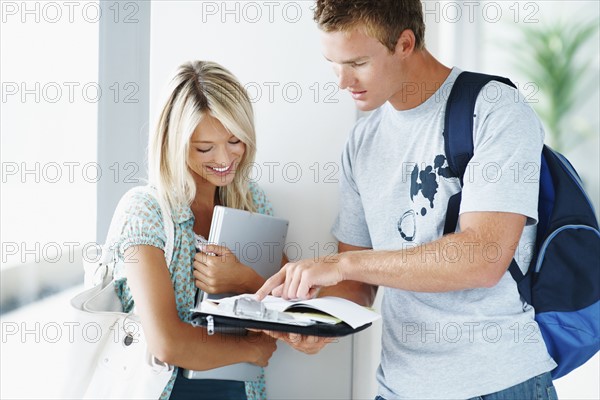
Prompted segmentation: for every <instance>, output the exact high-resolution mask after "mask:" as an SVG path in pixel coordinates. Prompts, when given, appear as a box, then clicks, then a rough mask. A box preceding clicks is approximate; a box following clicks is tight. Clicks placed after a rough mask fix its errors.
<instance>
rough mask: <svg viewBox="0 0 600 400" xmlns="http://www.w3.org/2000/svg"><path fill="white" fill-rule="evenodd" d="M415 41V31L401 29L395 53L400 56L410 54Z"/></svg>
mask: <svg viewBox="0 0 600 400" xmlns="http://www.w3.org/2000/svg"><path fill="white" fill-rule="evenodd" d="M415 43H416V39H415V33H414V32H413V31H412V29H405V30H403V31H402V32H401V33H400V36H399V37H398V41H397V42H396V51H395V52H396V54H398V55H400V56H402V57H406V56H408V55H410V54H411V53H412V52H413V51H414V49H415Z"/></svg>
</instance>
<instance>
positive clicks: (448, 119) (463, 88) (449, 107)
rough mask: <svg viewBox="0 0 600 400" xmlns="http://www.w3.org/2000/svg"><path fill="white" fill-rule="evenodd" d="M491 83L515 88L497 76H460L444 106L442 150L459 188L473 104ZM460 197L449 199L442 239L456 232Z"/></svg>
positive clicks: (468, 150) (470, 154)
mask: <svg viewBox="0 0 600 400" xmlns="http://www.w3.org/2000/svg"><path fill="white" fill-rule="evenodd" d="M491 81H499V82H502V83H504V84H506V85H509V86H512V87H516V86H515V85H514V84H513V83H512V82H511V81H510V80H509V79H507V78H503V77H500V76H494V75H486V74H479V73H475V72H462V73H461V74H460V75H459V76H458V77H457V78H456V81H455V82H454V85H453V86H452V90H451V91H450V96H449V97H448V101H447V103H446V112H445V115H444V146H445V151H446V159H447V161H448V167H449V168H450V171H452V174H453V176H456V177H458V179H459V180H460V185H461V186H462V185H463V177H464V175H465V170H466V169H467V164H468V163H469V161H470V160H471V158H472V157H473V148H474V145H473V119H474V118H475V102H476V101H477V96H478V95H479V92H480V91H481V89H482V88H483V87H484V86H485V85H487V84H488V83H489V82H491ZM460 200H461V193H460V192H459V193H457V194H456V195H454V196H452V197H451V198H450V201H449V202H448V209H447V211H446V223H445V225H444V235H445V234H448V233H452V232H454V231H455V230H456V225H457V223H458V212H459V209H460Z"/></svg>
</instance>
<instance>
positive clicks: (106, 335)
mask: <svg viewBox="0 0 600 400" xmlns="http://www.w3.org/2000/svg"><path fill="white" fill-rule="evenodd" d="M140 190H144V191H146V192H148V193H151V194H152V195H153V196H154V197H156V198H157V199H158V197H157V196H156V192H155V191H154V190H153V189H152V188H149V187H142V188H140ZM159 204H160V207H161V211H162V215H163V223H164V227H165V234H166V238H167V240H166V244H165V259H166V262H167V266H169V264H170V262H171V258H172V256H173V242H174V225H173V220H172V217H171V213H170V212H169V210H168V208H167V207H166V206H164V205H163V204H161V202H160V201H159ZM121 211H122V210H120V207H117V210H116V211H115V214H114V217H113V220H112V222H111V226H110V229H109V233H108V236H107V240H106V243H105V244H104V246H103V249H102V256H101V259H100V262H97V263H94V264H93V265H92V268H93V269H95V272H96V273H95V274H94V273H92V274H90V271H89V270H88V271H86V278H88V277H89V276H90V275H96V279H97V282H96V284H95V286H93V287H91V288H89V289H87V290H85V291H84V292H82V293H80V294H78V295H77V296H75V297H73V299H71V305H72V308H73V309H74V313H75V317H74V322H73V324H74V326H75V327H76V328H77V330H76V331H75V332H80V333H81V334H79V333H78V334H76V335H74V337H72V338H71V339H73V340H72V343H71V345H72V346H73V348H72V349H71V350H72V351H71V354H70V355H71V356H72V357H71V365H70V368H71V369H72V371H73V372H72V374H71V376H70V379H69V381H68V382H67V384H66V388H65V397H67V398H76V399H158V398H159V397H160V395H161V393H162V392H163V390H164V388H165V386H166V385H167V383H168V382H169V379H170V378H171V376H172V375H173V370H174V368H173V366H171V365H168V364H165V363H163V362H161V361H160V360H158V359H157V358H156V357H154V356H153V355H151V354H150V353H149V352H148V348H147V343H146V338H145V336H144V331H143V329H142V325H141V323H140V321H139V318H138V317H137V316H136V315H135V314H134V311H135V310H133V311H132V312H130V313H125V312H123V308H122V305H121V301H120V299H119V297H118V296H117V294H116V292H115V287H114V277H113V271H114V267H115V263H116V262H117V259H116V257H115V254H116V253H117V252H116V250H115V249H114V248H111V247H112V246H113V244H114V243H115V241H116V239H117V238H118V234H120V231H121V229H122V228H123V222H124V220H123V214H124V213H122V212H121ZM86 268H88V269H89V266H87V267H86ZM86 284H87V285H89V284H90V282H89V278H88V282H86Z"/></svg>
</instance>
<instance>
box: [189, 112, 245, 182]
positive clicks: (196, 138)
mask: <svg viewBox="0 0 600 400" xmlns="http://www.w3.org/2000/svg"><path fill="white" fill-rule="evenodd" d="M245 151H246V145H245V144H244V143H243V142H242V141H241V140H240V139H238V138H237V137H235V136H233V135H232V134H231V133H230V132H229V131H228V130H227V129H225V127H224V126H223V124H221V122H220V121H219V120H218V119H216V118H214V117H212V116H211V115H208V114H206V115H205V116H204V118H202V121H201V122H200V123H199V124H198V126H197V127H196V129H195V130H194V133H193V134H192V137H191V139H190V151H189V154H188V166H189V168H190V170H191V171H192V175H193V176H194V179H195V180H196V183H199V184H207V183H208V184H211V185H214V186H225V185H228V184H230V183H231V182H232V181H233V178H234V177H235V173H236V171H237V168H238V166H239V164H240V162H241V161H242V157H243V155H244V152H245Z"/></svg>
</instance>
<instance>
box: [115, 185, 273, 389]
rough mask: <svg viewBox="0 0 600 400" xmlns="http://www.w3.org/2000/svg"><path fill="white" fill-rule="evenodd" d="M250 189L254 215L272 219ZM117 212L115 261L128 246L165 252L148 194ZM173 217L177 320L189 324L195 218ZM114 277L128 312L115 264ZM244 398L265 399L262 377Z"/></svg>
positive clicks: (135, 192) (183, 210) (134, 196)
mask: <svg viewBox="0 0 600 400" xmlns="http://www.w3.org/2000/svg"><path fill="white" fill-rule="evenodd" d="M249 189H250V192H251V194H252V199H253V200H254V204H255V205H256V208H257V211H258V212H259V213H261V214H268V215H273V208H272V206H271V204H270V202H269V201H268V199H267V197H266V196H265V193H264V192H263V191H262V189H260V187H258V185H256V184H254V183H250V186H249ZM117 209H118V210H120V211H119V212H120V213H121V214H123V215H115V216H114V218H113V223H115V222H114V220H115V219H116V220H117V221H118V220H119V219H120V220H121V222H120V224H121V225H122V229H121V231H120V234H119V236H118V239H117V243H115V244H116V246H115V248H118V257H119V258H118V260H124V256H123V254H124V252H125V251H126V250H127V249H128V248H129V247H131V246H138V245H149V246H155V247H158V248H159V249H161V250H164V247H165V241H166V235H165V230H164V225H163V220H162V215H161V209H160V206H159V204H158V201H157V200H156V198H155V197H154V196H153V195H151V194H150V193H148V191H147V190H140V188H133V189H131V190H130V191H129V192H127V193H126V194H125V195H124V196H123V198H122V199H121V202H120V204H119V207H118V208H117ZM172 217H173V224H174V230H175V232H174V244H173V256H172V261H171V263H170V265H169V272H170V274H171V282H172V283H173V289H174V290H175V301H176V304H177V312H178V314H179V318H181V320H182V321H185V322H188V323H189V322H190V320H191V315H192V313H191V311H190V310H191V308H192V307H193V306H194V301H195V294H196V286H195V284H194V277H193V275H192V271H193V267H192V262H193V259H194V256H195V254H196V247H195V234H194V230H193V227H194V215H193V214H192V210H191V209H190V208H189V207H188V206H180V207H179V208H178V209H174V210H172ZM117 246H118V247H117ZM114 277H115V290H116V292H117V295H118V296H119V298H120V299H121V302H122V304H123V309H124V311H125V312H129V311H131V310H132V309H133V306H134V299H133V298H132V296H131V292H130V290H129V286H128V284H127V280H126V278H125V275H124V270H123V263H117V265H116V266H115V271H114ZM177 372H178V368H177V367H176V368H175V371H174V372H173V376H172V377H171V379H170V380H169V383H168V384H167V386H166V387H165V389H164V391H163V393H162V395H161V397H160V398H161V400H163V399H168V398H169V396H170V394H171V390H172V389H173V384H174V382H175V378H176V377H177ZM246 395H247V396H248V400H262V399H266V391H265V381H264V374H263V375H261V377H260V379H259V380H257V381H252V382H246Z"/></svg>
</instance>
